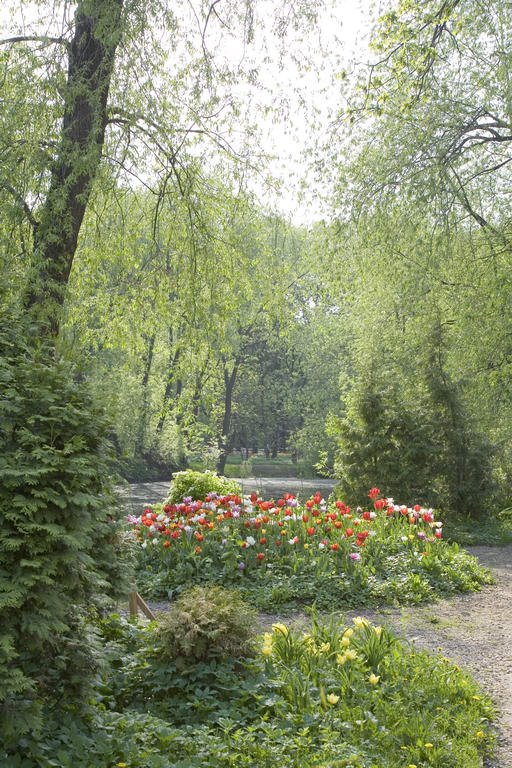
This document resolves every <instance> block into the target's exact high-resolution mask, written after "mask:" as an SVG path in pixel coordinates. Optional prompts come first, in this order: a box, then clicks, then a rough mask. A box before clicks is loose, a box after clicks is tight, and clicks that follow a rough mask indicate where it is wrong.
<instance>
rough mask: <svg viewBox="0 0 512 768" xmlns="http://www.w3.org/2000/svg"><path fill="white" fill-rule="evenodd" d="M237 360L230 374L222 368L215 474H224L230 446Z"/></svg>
mask: <svg viewBox="0 0 512 768" xmlns="http://www.w3.org/2000/svg"><path fill="white" fill-rule="evenodd" d="M238 366H239V362H238V360H235V363H234V365H233V368H232V370H231V373H229V372H228V369H227V368H226V367H224V416H223V419H222V434H221V437H220V440H219V448H220V456H219V460H218V462H217V472H218V473H219V475H222V474H224V470H225V468H226V461H227V458H228V454H229V451H230V449H231V445H230V442H229V432H230V429H231V414H232V410H233V391H234V389H235V383H236V376H237V373H238Z"/></svg>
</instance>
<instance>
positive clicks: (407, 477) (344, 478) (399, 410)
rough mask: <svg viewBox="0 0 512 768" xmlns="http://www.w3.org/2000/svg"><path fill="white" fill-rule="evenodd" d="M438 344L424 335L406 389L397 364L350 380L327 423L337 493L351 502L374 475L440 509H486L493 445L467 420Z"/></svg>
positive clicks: (392, 491)
mask: <svg viewBox="0 0 512 768" xmlns="http://www.w3.org/2000/svg"><path fill="white" fill-rule="evenodd" d="M436 344H437V346H436ZM438 346H439V342H438V341H437V342H436V343H434V342H432V347H431V348H430V347H429V348H428V349H427V350H426V352H425V354H426V355H427V357H428V364H427V365H425V368H424V370H423V369H421V368H418V370H417V371H416V372H415V377H414V382H415V388H414V390H413V391H411V390H410V385H409V384H408V385H404V383H403V381H402V379H403V377H402V376H401V375H400V372H399V371H396V372H393V371H392V370H388V371H386V370H383V369H378V370H376V371H365V372H364V374H363V375H361V374H360V375H359V377H358V378H355V379H354V380H353V381H352V382H351V386H350V389H349V390H348V391H347V392H346V394H345V398H344V405H345V413H344V415H343V416H342V417H340V418H336V417H333V416H331V418H330V420H329V423H328V431H329V434H330V435H331V437H333V438H334V439H335V441H336V443H337V450H336V454H335V463H334V474H335V477H337V478H338V479H339V481H340V482H339V485H338V487H337V488H336V493H337V495H338V497H339V498H343V499H344V500H346V501H347V502H349V503H357V501H358V500H359V499H360V498H361V497H362V495H363V494H364V492H365V489H366V488H369V487H370V485H371V484H372V483H375V482H377V483H378V484H379V485H381V487H382V486H385V487H386V489H387V493H388V494H389V495H390V496H394V497H396V496H400V497H401V498H403V497H406V498H408V499H410V500H411V501H413V500H414V501H419V502H420V503H425V502H428V503H429V504H432V505H433V506H435V507H437V508H441V507H442V509H443V510H444V511H445V512H448V513H459V514H468V515H471V516H472V517H473V518H475V517H479V516H484V515H485V514H486V513H487V503H488V502H489V501H490V499H491V498H492V493H493V490H494V483H493V473H492V461H491V460H492V456H493V446H492V445H491V442H490V441H489V440H488V439H487V437H486V436H485V435H484V434H482V433H481V432H480V431H479V430H478V429H477V428H476V427H475V425H474V423H473V420H472V418H471V416H470V413H469V411H468V408H467V407H466V405H465V403H464V398H463V392H462V389H461V387H460V386H459V385H458V384H457V383H456V382H454V381H452V380H451V379H450V377H449V375H448V373H447V372H446V371H445V370H444V368H443V367H442V364H441V363H439V361H438V355H439V354H440V353H439V350H438ZM408 386H409V389H408Z"/></svg>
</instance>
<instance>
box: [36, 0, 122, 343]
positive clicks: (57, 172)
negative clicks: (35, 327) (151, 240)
mask: <svg viewBox="0 0 512 768" xmlns="http://www.w3.org/2000/svg"><path fill="white" fill-rule="evenodd" d="M122 9H123V0H82V1H81V2H79V3H78V5H77V9H76V12H75V20H74V35H73V39H72V41H71V43H70V45H69V49H68V74H67V82H66V85H65V88H64V111H63V120H62V129H61V136H60V142H59V148H58V151H57V155H56V158H55V160H54V162H53V165H52V167H51V176H50V185H49V189H48V194H47V196H46V200H45V202H44V205H43V207H42V209H41V213H40V218H39V223H38V225H37V227H36V229H35V236H34V251H33V263H32V269H31V277H30V285H29V286H28V292H27V298H26V305H27V308H33V310H34V314H35V315H36V318H37V319H38V320H39V322H40V323H41V325H42V327H43V329H44V330H45V332H46V333H50V334H52V335H57V333H58V330H59V323H60V310H61V307H62V305H63V303H64V300H65V296H66V287H67V283H68V280H69V275H70V272H71V267H72V265H73V258H74V255H75V251H76V248H77V242H78V235H79V232H80V227H81V225H82V221H83V218H84V214H85V211H86V208H87V203H88V201H89V197H90V194H91V189H92V184H93V182H94V179H95V178H96V175H97V172H98V167H99V164H100V161H101V154H102V149H103V144H104V141H105V129H106V125H107V99H108V92H109V88H110V82H111V79H112V73H113V68H114V58H115V52H116V48H117V45H118V43H119V41H120V39H121V34H122Z"/></svg>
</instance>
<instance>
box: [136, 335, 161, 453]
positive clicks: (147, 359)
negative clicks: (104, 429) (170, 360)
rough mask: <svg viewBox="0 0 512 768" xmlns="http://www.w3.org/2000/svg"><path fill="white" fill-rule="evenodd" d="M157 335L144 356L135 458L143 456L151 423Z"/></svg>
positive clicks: (152, 339)
mask: <svg viewBox="0 0 512 768" xmlns="http://www.w3.org/2000/svg"><path fill="white" fill-rule="evenodd" d="M155 339H156V334H153V335H152V336H150V337H149V339H148V347H147V350H146V354H145V356H144V373H143V376H142V404H141V413H140V419H139V426H138V429H137V435H136V437H135V446H134V449H133V453H134V456H136V457H137V456H141V455H142V452H143V450H144V441H145V437H146V430H147V425H148V421H149V414H148V410H149V402H148V384H149V375H150V373H151V365H152V363H153V353H154V349H155Z"/></svg>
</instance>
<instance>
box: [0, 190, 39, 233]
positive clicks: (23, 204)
mask: <svg viewBox="0 0 512 768" xmlns="http://www.w3.org/2000/svg"><path fill="white" fill-rule="evenodd" d="M0 187H2V189H5V190H6V192H9V194H11V195H12V196H13V197H14V199H15V200H16V202H17V203H18V204H19V205H20V206H21V207H22V208H23V211H24V213H25V216H26V217H27V219H28V221H29V223H30V225H31V227H32V229H34V230H35V229H37V227H38V225H39V222H38V221H37V219H36V218H34V215H33V213H32V211H31V210H30V208H29V206H28V203H27V201H26V200H25V198H24V197H23V195H20V193H19V192H18V191H17V190H16V189H15V188H14V187H13V186H11V185H10V184H8V183H7V182H6V181H0Z"/></svg>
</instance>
